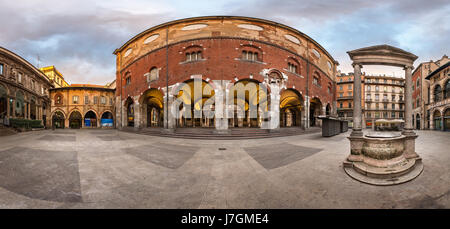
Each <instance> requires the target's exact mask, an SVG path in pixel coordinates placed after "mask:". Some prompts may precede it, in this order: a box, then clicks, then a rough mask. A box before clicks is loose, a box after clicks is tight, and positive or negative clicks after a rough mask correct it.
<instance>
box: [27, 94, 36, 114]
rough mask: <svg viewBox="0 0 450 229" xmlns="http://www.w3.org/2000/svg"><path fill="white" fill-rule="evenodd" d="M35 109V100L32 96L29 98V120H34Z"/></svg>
mask: <svg viewBox="0 0 450 229" xmlns="http://www.w3.org/2000/svg"><path fill="white" fill-rule="evenodd" d="M36 107H37V99H36V97H35V96H34V95H32V96H31V97H30V111H29V113H30V119H32V120H36V118H37V114H36Z"/></svg>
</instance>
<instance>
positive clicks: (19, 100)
mask: <svg viewBox="0 0 450 229" xmlns="http://www.w3.org/2000/svg"><path fill="white" fill-rule="evenodd" d="M14 106H15V116H16V117H20V118H25V94H24V93H23V92H22V90H17V91H16V103H15V104H14Z"/></svg>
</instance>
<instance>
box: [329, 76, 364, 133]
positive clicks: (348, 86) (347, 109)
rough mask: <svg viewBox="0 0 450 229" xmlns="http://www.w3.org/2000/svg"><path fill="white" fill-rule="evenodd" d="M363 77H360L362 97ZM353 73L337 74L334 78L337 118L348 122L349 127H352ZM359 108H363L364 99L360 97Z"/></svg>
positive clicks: (362, 93)
mask: <svg viewBox="0 0 450 229" xmlns="http://www.w3.org/2000/svg"><path fill="white" fill-rule="evenodd" d="M364 77H365V75H364V74H363V75H361V84H362V87H361V88H362V92H361V96H363V95H364ZM353 79H354V75H353V73H349V74H344V73H342V74H338V75H337V78H336V84H337V86H336V100H337V113H338V116H339V117H340V118H342V119H344V120H347V121H348V122H349V126H350V127H351V126H353ZM361 98H362V99H361V106H362V107H364V106H365V105H364V104H365V103H364V99H363V98H364V97H361Z"/></svg>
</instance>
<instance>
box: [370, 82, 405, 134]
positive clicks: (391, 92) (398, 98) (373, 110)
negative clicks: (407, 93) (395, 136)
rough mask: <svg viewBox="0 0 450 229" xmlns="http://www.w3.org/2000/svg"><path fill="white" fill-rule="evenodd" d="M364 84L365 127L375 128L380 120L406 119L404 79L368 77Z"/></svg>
mask: <svg viewBox="0 0 450 229" xmlns="http://www.w3.org/2000/svg"><path fill="white" fill-rule="evenodd" d="M364 84H365V85H364V88H365V89H364V93H363V100H364V101H365V106H364V109H363V127H364V125H365V127H367V128H369V127H374V124H375V121H376V120H378V119H385V120H396V119H398V120H403V119H404V118H405V100H404V87H405V79H404V78H397V77H391V76H369V75H366V76H365V78H364Z"/></svg>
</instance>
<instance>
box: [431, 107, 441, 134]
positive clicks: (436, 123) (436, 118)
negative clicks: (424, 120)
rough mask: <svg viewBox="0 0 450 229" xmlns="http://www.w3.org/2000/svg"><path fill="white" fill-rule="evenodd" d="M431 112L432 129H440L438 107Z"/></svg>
mask: <svg viewBox="0 0 450 229" xmlns="http://www.w3.org/2000/svg"><path fill="white" fill-rule="evenodd" d="M432 114H433V120H432V121H433V123H434V129H435V130H441V129H442V112H441V111H440V110H439V109H435V110H433V112H432Z"/></svg>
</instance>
